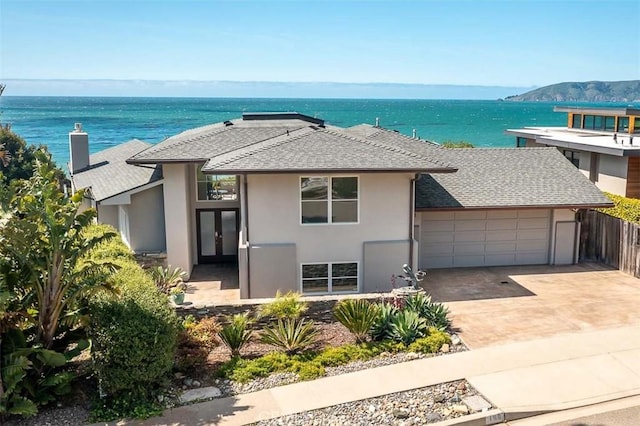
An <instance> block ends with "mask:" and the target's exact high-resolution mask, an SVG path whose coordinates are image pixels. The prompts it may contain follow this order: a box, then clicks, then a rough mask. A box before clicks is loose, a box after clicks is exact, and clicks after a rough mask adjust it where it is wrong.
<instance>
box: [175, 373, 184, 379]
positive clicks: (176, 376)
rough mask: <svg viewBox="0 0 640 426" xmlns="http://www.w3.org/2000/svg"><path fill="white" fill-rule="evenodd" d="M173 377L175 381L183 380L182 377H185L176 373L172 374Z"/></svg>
mask: <svg viewBox="0 0 640 426" xmlns="http://www.w3.org/2000/svg"><path fill="white" fill-rule="evenodd" d="M174 377H175V378H176V379H178V380H180V379H184V377H185V376H184V374H182V373H176V374H174Z"/></svg>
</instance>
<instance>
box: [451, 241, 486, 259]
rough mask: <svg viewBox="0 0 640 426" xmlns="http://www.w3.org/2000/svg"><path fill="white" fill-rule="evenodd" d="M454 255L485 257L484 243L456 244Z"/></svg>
mask: <svg viewBox="0 0 640 426" xmlns="http://www.w3.org/2000/svg"><path fill="white" fill-rule="evenodd" d="M453 254H454V255H456V256H457V255H468V254H469V255H483V256H484V243H476V244H473V243H467V244H454V245H453Z"/></svg>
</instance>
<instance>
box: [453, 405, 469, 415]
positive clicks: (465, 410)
mask: <svg viewBox="0 0 640 426" xmlns="http://www.w3.org/2000/svg"><path fill="white" fill-rule="evenodd" d="M451 409H452V410H453V412H454V413H460V414H469V407H467V406H466V405H464V404H457V405H454V406H453V407H451Z"/></svg>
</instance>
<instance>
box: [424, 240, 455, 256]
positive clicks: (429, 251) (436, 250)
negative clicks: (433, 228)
mask: <svg viewBox="0 0 640 426" xmlns="http://www.w3.org/2000/svg"><path fill="white" fill-rule="evenodd" d="M424 253H425V254H426V255H428V256H432V255H442V254H448V255H450V256H452V255H453V244H443V243H441V244H434V245H429V246H427V247H426V248H425V249H424Z"/></svg>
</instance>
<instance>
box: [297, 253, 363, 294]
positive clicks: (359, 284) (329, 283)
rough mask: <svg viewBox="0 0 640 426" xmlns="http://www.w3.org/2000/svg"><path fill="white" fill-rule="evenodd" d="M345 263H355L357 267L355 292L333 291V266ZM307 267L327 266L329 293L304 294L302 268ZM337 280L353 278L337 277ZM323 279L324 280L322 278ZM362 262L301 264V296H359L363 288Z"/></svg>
mask: <svg viewBox="0 0 640 426" xmlns="http://www.w3.org/2000/svg"><path fill="white" fill-rule="evenodd" d="M344 263H355V265H356V275H355V277H356V289H355V291H337V292H335V291H333V278H334V277H333V276H332V274H331V272H332V266H333V265H336V264H344ZM305 265H327V273H328V276H327V277H326V279H327V291H326V292H325V291H322V292H314V293H305V292H304V286H303V283H304V281H305V278H304V275H303V272H302V268H303V267H304V266H305ZM336 278H351V277H336ZM308 279H311V278H308ZM320 279H322V278H320ZM360 281H361V280H360V262H358V261H357V260H345V261H337V262H301V263H300V284H299V289H300V294H302V295H304V296H318V295H324V294H357V293H360V287H361V283H360Z"/></svg>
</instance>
